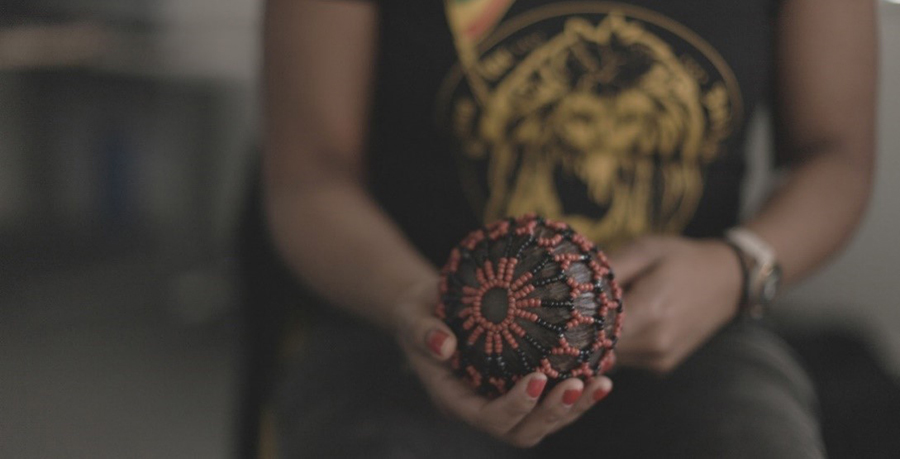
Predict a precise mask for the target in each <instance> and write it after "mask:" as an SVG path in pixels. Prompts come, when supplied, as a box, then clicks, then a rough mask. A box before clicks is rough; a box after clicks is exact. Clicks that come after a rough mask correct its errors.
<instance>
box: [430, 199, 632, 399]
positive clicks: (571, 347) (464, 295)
mask: <svg viewBox="0 0 900 459" xmlns="http://www.w3.org/2000/svg"><path fill="white" fill-rule="evenodd" d="M440 293H441V295H440V301H439V302H438V306H437V308H436V311H435V313H436V314H437V316H438V317H440V318H442V319H443V320H444V321H445V322H446V323H447V325H448V326H449V327H450V328H451V329H452V330H453V332H454V333H455V334H456V337H457V341H458V347H457V350H456V352H455V353H454V355H453V357H452V359H451V362H452V366H453V369H454V370H455V371H456V372H457V374H458V375H459V376H460V377H462V378H463V379H465V380H467V381H468V382H469V383H470V384H471V385H472V386H473V387H474V388H475V389H476V390H478V391H479V392H480V393H482V394H485V395H487V396H489V397H496V396H499V395H501V394H503V393H505V392H506V391H508V390H509V389H510V388H512V386H513V385H514V384H515V383H516V381H518V380H519V379H521V378H522V377H524V376H525V375H527V374H529V373H531V372H534V371H540V372H542V373H544V374H545V375H547V379H548V387H552V386H553V385H555V384H556V383H558V382H560V381H562V380H564V379H567V378H581V379H582V380H584V381H585V382H589V381H590V380H591V379H592V378H594V377H595V376H597V375H598V374H602V373H603V372H605V371H607V370H608V369H609V367H611V366H612V364H613V363H614V362H615V356H614V351H613V349H614V348H615V345H616V340H617V338H618V336H619V332H620V330H621V328H622V319H623V316H624V315H623V313H622V290H621V289H620V288H619V286H618V285H617V284H616V281H615V279H614V277H613V273H612V270H611V269H610V267H609V263H608V262H607V259H606V256H605V255H604V254H603V252H601V251H600V250H598V249H597V247H596V246H594V244H593V243H591V242H590V241H589V240H587V239H586V238H585V237H584V236H582V235H580V234H578V233H576V232H575V231H574V230H573V229H572V228H570V227H569V226H568V225H567V224H565V223H560V222H554V221H550V220H545V219H543V218H541V217H536V216H534V215H526V216H523V217H520V218H517V219H512V218H511V219H508V220H501V221H498V222H495V223H493V224H491V225H489V226H487V227H484V228H481V229H479V230H476V231H473V232H472V233H470V234H469V235H468V236H467V237H466V238H465V239H463V241H462V242H461V243H460V244H459V245H458V246H457V247H455V248H454V249H453V250H452V251H451V253H450V258H449V260H448V261H447V264H446V265H445V266H444V268H443V270H442V271H441V284H440Z"/></svg>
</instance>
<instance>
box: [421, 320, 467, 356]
mask: <svg viewBox="0 0 900 459" xmlns="http://www.w3.org/2000/svg"><path fill="white" fill-rule="evenodd" d="M410 338H411V341H412V343H413V345H414V346H415V347H416V349H417V350H419V351H420V352H422V353H424V354H427V355H429V356H431V357H432V358H434V359H436V360H440V361H443V360H447V359H449V358H450V356H452V355H453V351H454V350H455V349H456V336H454V335H453V332H452V331H450V328H449V327H447V325H446V324H445V323H444V322H443V321H441V320H440V319H438V318H435V317H422V318H420V319H417V320H415V321H414V322H413V328H412V330H411V336H410Z"/></svg>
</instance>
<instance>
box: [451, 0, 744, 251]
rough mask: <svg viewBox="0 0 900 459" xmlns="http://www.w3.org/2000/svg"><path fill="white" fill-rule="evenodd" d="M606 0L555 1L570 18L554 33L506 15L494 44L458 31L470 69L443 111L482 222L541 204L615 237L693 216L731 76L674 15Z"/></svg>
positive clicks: (732, 92) (464, 66)
mask: <svg viewBox="0 0 900 459" xmlns="http://www.w3.org/2000/svg"><path fill="white" fill-rule="evenodd" d="M578 5H581V4H570V9H572V8H574V7H577V6H578ZM603 5H607V6H606V7H602V6H601V7H600V8H608V9H605V10H603V11H600V13H601V14H593V15H591V14H581V15H577V14H561V13H564V11H560V9H561V8H563V9H564V8H565V7H564V6H563V7H560V6H559V5H556V6H555V9H556V10H557V11H556V13H557V14H554V11H553V8H554V7H550V8H546V10H545V11H544V14H545V17H546V19H547V20H549V21H555V24H558V25H557V27H558V29H559V30H558V33H556V34H555V35H552V36H549V37H547V32H546V31H547V30H551V31H552V30H554V29H553V26H552V25H551V26H550V27H547V26H546V25H544V24H542V21H541V20H540V19H534V18H532V22H531V23H530V24H527V25H524V26H521V27H519V26H518V25H516V27H518V28H514V27H507V31H506V32H503V30H501V29H503V24H501V25H500V27H499V28H498V29H497V31H496V32H498V33H505V34H506V36H501V37H499V38H497V37H494V38H493V41H494V43H493V44H491V43H490V41H491V39H490V38H487V39H484V40H481V41H477V40H473V39H472V37H465V36H464V34H462V33H456V32H455V33H456V35H457V40H456V42H457V48H458V50H459V55H460V73H459V75H460V78H459V79H457V80H456V81H453V78H452V76H451V78H448V83H447V87H448V88H449V89H448V92H450V94H449V95H447V96H446V100H445V101H444V107H445V108H444V110H445V111H447V112H449V113H448V116H449V120H450V121H449V124H451V125H452V128H453V133H454V134H455V137H456V139H457V140H458V142H459V151H460V158H459V159H460V166H461V175H462V176H463V179H464V180H467V181H468V182H467V183H466V184H465V185H466V186H467V187H468V188H470V189H474V190H475V192H474V193H472V194H476V196H470V200H471V201H472V202H473V205H475V206H476V208H477V209H478V210H479V211H480V212H481V214H482V216H483V218H484V220H485V221H492V220H495V219H498V218H502V217H505V216H509V215H518V214H523V213H526V212H537V213H539V214H541V215H544V216H547V217H549V218H554V219H561V220H565V221H567V222H569V223H570V224H572V225H573V226H574V227H575V228H576V229H577V230H579V231H581V232H583V233H584V234H586V235H587V236H589V237H590V238H592V239H593V240H595V241H599V242H601V243H603V244H605V245H607V246H614V245H617V244H619V243H621V242H624V241H627V240H629V239H631V238H634V237H636V236H638V235H641V234H646V233H650V232H655V233H660V232H678V231H681V230H682V229H683V228H684V226H685V225H686V224H687V223H688V221H689V220H690V218H691V217H692V216H693V214H694V212H695V210H696V208H697V205H698V202H699V199H700V197H701V195H702V192H703V169H704V166H705V165H706V164H708V163H709V162H711V161H712V160H713V159H715V158H716V156H717V154H718V152H719V150H720V148H721V142H722V140H723V139H724V138H726V137H727V136H728V134H729V133H730V130H731V127H732V126H733V125H734V124H735V119H734V116H733V115H732V113H734V112H735V111H736V108H737V102H738V101H739V97H738V94H739V93H738V92H737V90H736V85H735V84H734V82H733V76H731V73H730V70H728V69H727V66H725V65H724V64H723V63H722V61H721V60H720V59H717V57H716V56H715V55H713V56H712V58H710V57H707V56H708V55H710V54H712V53H714V50H712V48H709V47H708V46H700V47H699V49H698V47H697V46H694V45H693V44H691V43H689V42H688V40H686V39H681V41H680V42H681V44H682V46H681V48H682V52H681V54H678V53H676V50H675V49H673V46H672V42H671V37H672V36H674V37H682V36H685V35H686V36H688V37H689V38H695V37H693V36H691V35H690V34H689V31H683V30H681V28H680V27H678V26H677V24H674V23H673V24H674V25H670V24H668V23H667V22H665V21H661V20H658V21H656V22H655V23H653V22H650V21H648V20H639V19H636V18H635V16H647V15H636V14H634V12H631V11H627V10H621V9H619V8H613V7H612V6H609V4H603ZM613 6H614V5H613ZM594 8H595V9H596V8H598V7H597V6H594ZM585 9H587V8H585ZM629 12H630V13H632V14H631V15H630V16H629V14H626V13H629ZM595 13H596V12H595ZM450 17H451V26H452V25H453V23H452V19H453V16H452V15H451V16H450ZM534 17H535V18H539V17H540V15H539V14H535V15H534ZM594 18H596V19H595V21H596V22H594V21H592V20H591V19H594ZM651 19H653V18H652V17H651ZM545 22H546V21H545ZM659 23H662V24H663V25H669V27H668V28H666V29H663V28H662V27H660V26H659ZM648 24H649V25H653V26H654V27H655V30H650V27H648ZM540 25H544V27H538V26H540ZM457 26H458V24H457ZM457 29H459V27H457ZM509 30H514V32H509ZM673 30H674V32H681V34H680V35H679V34H677V33H674V32H673ZM660 31H662V32H669V35H670V37H669V39H670V41H666V40H664V39H662V38H661V37H660V36H659V35H658V33H654V32H660ZM695 41H697V40H695ZM486 42H487V44H486ZM684 43H687V44H688V45H691V46H684ZM701 45H703V44H702V43H701ZM685 49H686V50H687V52H685V51H684V50H685ZM704 52H705V53H704ZM466 56H468V59H467V57H466ZM716 63H719V64H720V65H719V68H717V67H716V66H715V65H711V64H716ZM729 83H730V85H729Z"/></svg>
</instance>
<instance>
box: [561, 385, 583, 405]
mask: <svg viewBox="0 0 900 459" xmlns="http://www.w3.org/2000/svg"><path fill="white" fill-rule="evenodd" d="M579 398H581V389H569V390H567V391H565V392H563V399H562V402H563V405H569V406H572V405H574V404H575V402H577V401H578V399H579Z"/></svg>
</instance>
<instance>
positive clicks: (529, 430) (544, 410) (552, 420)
mask: <svg viewBox="0 0 900 459" xmlns="http://www.w3.org/2000/svg"><path fill="white" fill-rule="evenodd" d="M583 392H584V383H583V382H582V381H581V380H580V379H578V378H570V379H567V380H565V381H563V382H561V383H559V385H557V386H556V387H555V388H553V390H552V391H550V393H549V394H547V397H546V398H545V399H544V401H543V402H541V404H540V405H538V406H537V408H535V409H534V410H533V411H532V412H531V413H530V414H529V415H528V416H525V418H524V419H522V422H520V423H519V425H517V426H516V427H515V428H514V429H513V430H512V431H510V433H509V436H508V439H509V441H510V442H511V443H512V444H514V445H516V446H520V447H531V446H534V445H536V444H538V443H539V442H540V441H541V440H542V439H543V438H544V437H545V436H547V435H548V434H550V433H552V432H555V431H556V430H557V429H558V428H559V427H561V426H562V424H561V423H562V421H563V420H565V419H566V417H567V416H568V414H569V412H570V411H571V410H572V407H573V406H574V405H575V403H576V402H578V400H579V399H580V398H581V395H582V393H583Z"/></svg>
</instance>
